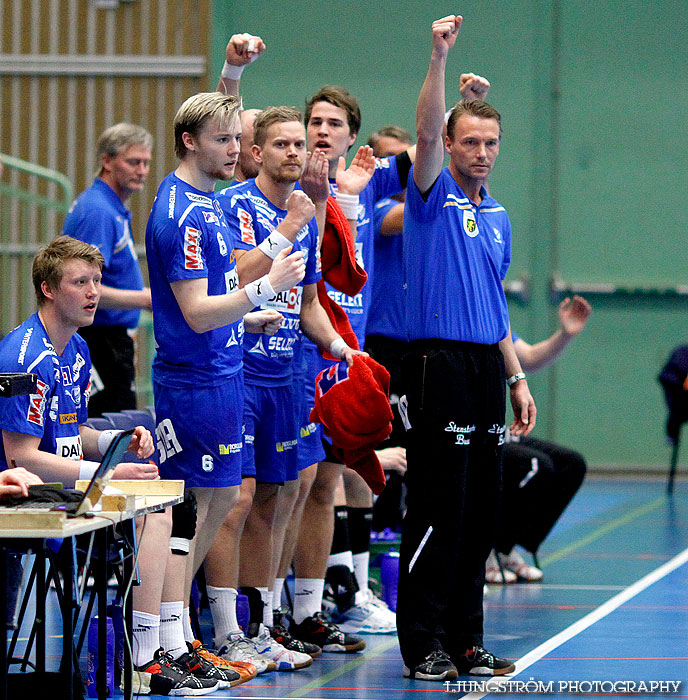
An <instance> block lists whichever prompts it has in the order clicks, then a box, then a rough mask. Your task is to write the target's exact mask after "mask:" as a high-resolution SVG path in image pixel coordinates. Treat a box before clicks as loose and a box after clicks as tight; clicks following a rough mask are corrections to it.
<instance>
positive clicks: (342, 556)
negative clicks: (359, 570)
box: [327, 549, 354, 571]
mask: <svg viewBox="0 0 688 700" xmlns="http://www.w3.org/2000/svg"><path fill="white" fill-rule="evenodd" d="M341 564H343V565H344V566H348V567H349V569H350V570H351V571H353V570H354V555H353V554H352V553H351V550H350V549H349V550H348V551H346V552H337V554H330V556H329V557H327V568H328V569H329V568H330V567H331V566H338V565H341Z"/></svg>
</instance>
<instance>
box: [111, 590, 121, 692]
mask: <svg viewBox="0 0 688 700" xmlns="http://www.w3.org/2000/svg"><path fill="white" fill-rule="evenodd" d="M107 614H108V617H111V618H112V626H113V627H114V629H115V688H119V687H120V684H121V682H122V671H123V670H124V608H123V607H122V601H121V600H115V601H113V602H112V603H110V605H108V606H107Z"/></svg>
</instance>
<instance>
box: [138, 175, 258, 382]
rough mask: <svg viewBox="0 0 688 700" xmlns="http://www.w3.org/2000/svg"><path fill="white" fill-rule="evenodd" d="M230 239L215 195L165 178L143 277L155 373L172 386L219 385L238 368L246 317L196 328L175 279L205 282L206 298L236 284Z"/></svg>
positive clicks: (149, 229) (148, 234)
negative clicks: (146, 278) (146, 286)
mask: <svg viewBox="0 0 688 700" xmlns="http://www.w3.org/2000/svg"><path fill="white" fill-rule="evenodd" d="M232 249H233V245H232V237H231V234H230V232H229V228H228V226H227V222H226V221H225V215H224V213H223V212H222V209H221V207H220V205H219V204H218V202H217V199H216V197H215V193H213V192H202V191H201V190H197V189H196V188H195V187H192V186H191V185H189V184H188V183H186V182H184V181H183V180H181V179H180V178H178V177H177V176H176V175H175V174H174V173H171V174H170V175H168V176H167V177H166V178H165V179H164V180H163V181H162V184H161V185H160V187H159V189H158V193H157V195H156V198H155V201H154V202H153V208H152V210H151V213H150V216H149V218H148V226H147V227H146V253H147V257H148V275H149V279H150V288H151V295H152V297H153V327H154V330H155V342H156V345H157V352H156V355H155V359H154V360H153V378H154V379H155V380H156V381H158V382H160V383H162V384H165V385H167V386H170V387H178V388H184V387H193V386H196V385H197V384H199V383H203V384H205V385H206V386H214V385H217V384H220V383H221V382H222V381H224V379H226V378H227V377H230V376H233V375H234V374H236V373H237V372H239V371H240V370H241V367H242V339H243V335H244V321H243V319H240V320H239V321H235V322H234V323H231V324H228V325H226V326H221V327H220V328H215V329H213V330H210V331H206V332H205V333H196V332H195V331H193V330H192V329H191V327H190V326H189V324H188V323H187V322H186V320H185V319H184V316H183V314H182V311H181V309H180V308H179V304H178V303H177V300H176V298H175V296H174V293H173V291H172V287H171V286H170V285H171V283H172V282H178V281H180V280H185V279H205V280H207V282H208V295H209V296H216V295H222V294H230V293H232V292H236V291H237V290H238V289H239V278H238V276H237V271H236V261H235V260H234V255H233V254H232Z"/></svg>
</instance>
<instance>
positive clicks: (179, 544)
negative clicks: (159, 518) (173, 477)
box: [170, 490, 198, 555]
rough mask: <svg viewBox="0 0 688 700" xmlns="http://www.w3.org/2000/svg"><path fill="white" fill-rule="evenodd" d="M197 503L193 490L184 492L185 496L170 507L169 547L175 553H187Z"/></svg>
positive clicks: (191, 536)
mask: <svg viewBox="0 0 688 700" xmlns="http://www.w3.org/2000/svg"><path fill="white" fill-rule="evenodd" d="M197 511H198V504H197V503H196V496H194V494H193V491H190V490H189V491H187V492H186V498H185V499H184V500H183V501H182V502H181V503H178V504H177V505H176V506H173V507H172V536H171V537H170V549H171V550H172V551H173V552H174V553H175V554H182V555H186V554H188V553H189V543H190V541H191V540H192V539H193V538H194V536H195V534H196V515H197Z"/></svg>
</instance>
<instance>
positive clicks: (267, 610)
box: [257, 586, 273, 628]
mask: <svg viewBox="0 0 688 700" xmlns="http://www.w3.org/2000/svg"><path fill="white" fill-rule="evenodd" d="M257 590H258V592H259V593H260V597H261V600H262V601H263V624H264V625H265V626H266V627H267V628H270V627H272V625H273V619H272V591H271V590H270V589H269V588H263V587H262V586H260V587H259V588H258V589H257Z"/></svg>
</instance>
